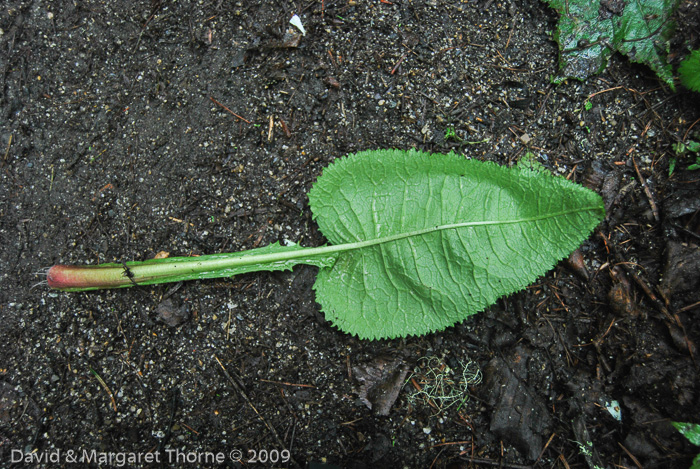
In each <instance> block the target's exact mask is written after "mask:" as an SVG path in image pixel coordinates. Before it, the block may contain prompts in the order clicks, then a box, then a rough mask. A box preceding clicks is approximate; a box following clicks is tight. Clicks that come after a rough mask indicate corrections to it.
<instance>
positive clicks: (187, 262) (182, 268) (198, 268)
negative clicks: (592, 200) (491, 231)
mask: <svg viewBox="0 0 700 469" xmlns="http://www.w3.org/2000/svg"><path fill="white" fill-rule="evenodd" d="M601 210H602V207H600V206H588V207H579V208H576V209H571V210H563V211H559V212H555V213H549V214H546V215H538V216H535V217H527V218H517V219H511V220H484V221H471V222H462V223H450V224H445V225H436V226H432V227H428V228H422V229H420V230H414V231H407V232H404V233H397V234H394V235H390V236H384V237H380V238H374V239H369V240H366V241H357V242H354V243H343V244H336V245H330V246H320V247H313V248H312V247H309V248H304V249H295V250H290V251H283V252H275V253H269V254H255V255H247V256H246V255H243V256H236V257H224V258H219V259H206V260H198V258H196V257H192V258H190V257H182V258H178V259H182V260H181V261H178V262H173V261H174V260H175V259H173V258H171V259H169V261H170V262H168V263H163V264H158V263H151V264H146V265H134V266H133V267H131V266H130V269H131V271H132V272H133V274H134V275H138V276H139V277H140V278H149V279H151V280H152V279H154V278H161V277H176V276H178V275H184V274H188V275H196V274H203V273H207V272H215V271H224V270H227V269H234V268H236V267H243V266H250V265H256V264H258V265H260V266H261V267H260V270H265V267H266V266H268V265H273V264H276V263H283V262H290V261H296V264H303V263H305V261H306V260H308V259H311V258H319V257H321V258H322V257H328V258H329V259H330V258H332V257H335V256H337V255H339V254H341V253H343V252H348V251H354V250H358V249H366V248H370V247H373V246H377V245H380V244H385V243H391V242H394V241H399V240H402V239H406V238H413V237H418V236H422V235H426V234H429V233H434V232H438V231H446V230H453V229H460V228H469V227H479V226H493V225H513V224H518V223H531V222H537V221H542V220H547V219H552V218H557V217H562V216H566V215H570V214H574V213H585V212H600V211H601ZM127 265H128V263H127ZM222 276H224V275H222Z"/></svg>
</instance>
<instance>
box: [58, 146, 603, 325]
mask: <svg viewBox="0 0 700 469" xmlns="http://www.w3.org/2000/svg"><path fill="white" fill-rule="evenodd" d="M309 203H310V206H311V209H312V212H313V214H314V218H315V219H316V221H317V222H318V225H319V228H320V229H321V231H322V232H323V233H324V235H325V236H326V238H327V239H328V241H330V243H331V245H328V246H321V247H316V248H302V247H300V246H296V245H295V246H280V245H279V244H274V245H271V246H268V247H265V248H259V249H254V250H251V251H244V252H242V253H233V254H214V255H209V256H201V257H175V258H167V259H157V260H155V259H154V260H150V261H145V262H127V263H126V264H102V265H97V266H63V265H57V266H54V267H52V268H51V269H50V270H49V272H48V275H47V281H48V284H49V286H51V287H52V288H57V289H62V290H68V291H82V290H91V289H97V288H121V287H129V286H133V285H148V284H157V283H165V282H174V281H183V280H191V279H203V278H215V277H228V276H232V275H237V274H240V273H244V272H254V271H262V270H283V269H290V268H292V267H293V266H294V265H296V264H300V263H303V264H311V265H315V266H318V267H319V273H318V277H317V279H316V283H315V284H314V289H315V290H316V298H317V300H318V302H319V303H320V304H321V308H322V310H323V311H324V312H325V314H326V317H327V318H328V319H329V320H330V321H331V322H333V323H334V324H336V325H337V326H338V327H339V328H340V329H342V330H343V331H345V332H348V333H350V334H356V335H358V336H359V337H360V338H364V339H379V338H387V337H391V338H393V337H405V336H408V335H420V334H426V333H428V332H431V331H437V330H441V329H444V328H445V327H448V326H450V325H452V324H455V323H457V322H460V321H462V320H464V319H465V318H467V317H468V316H470V315H471V314H474V313H476V312H478V311H480V310H482V309H484V308H485V307H487V306H489V305H491V304H493V303H494V302H495V301H496V300H497V299H498V298H499V297H501V296H503V295H508V294H510V293H513V292H516V291H518V290H521V289H523V288H524V287H526V286H527V285H528V284H529V283H531V282H532V281H534V280H536V279H537V277H539V276H540V275H542V274H544V273H545V272H547V271H548V270H549V269H551V268H552V267H553V266H554V264H555V263H556V262H558V261H559V260H560V259H562V258H564V257H565V256H567V255H568V254H569V253H570V252H571V251H573V250H574V249H575V248H576V247H577V246H578V245H579V244H580V243H581V242H582V241H583V240H584V239H585V238H586V237H587V236H588V234H589V233H590V232H591V230H593V228H594V227H595V226H596V225H597V224H598V223H599V222H600V220H601V219H602V218H603V216H604V214H605V210H604V208H603V202H602V199H601V198H600V196H598V195H597V194H595V193H594V192H592V191H590V190H588V189H585V188H584V187H582V186H579V185H577V184H574V183H571V182H569V181H567V180H566V179H563V178H557V177H554V176H552V175H551V174H550V173H548V172H546V171H544V170H540V171H533V170H530V169H528V168H526V167H524V165H523V166H518V167H516V168H511V169H508V168H505V167H501V166H497V165H495V164H493V163H483V162H479V161H474V160H466V159H464V158H462V157H460V156H457V155H454V154H449V155H437V154H436V155H430V154H427V153H422V152H418V151H408V152H406V151H399V150H378V151H366V152H361V153H358V154H356V155H352V156H349V157H347V158H341V159H339V160H337V161H336V162H335V163H333V164H331V165H330V166H329V167H328V168H326V169H325V171H324V172H323V174H322V175H321V177H319V179H318V181H317V182H316V184H315V185H314V186H313V188H312V189H311V191H310V193H309Z"/></svg>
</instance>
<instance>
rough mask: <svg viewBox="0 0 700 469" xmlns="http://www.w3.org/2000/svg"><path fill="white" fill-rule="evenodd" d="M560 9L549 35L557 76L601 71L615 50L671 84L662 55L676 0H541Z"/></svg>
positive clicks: (672, 86) (583, 77)
mask: <svg viewBox="0 0 700 469" xmlns="http://www.w3.org/2000/svg"><path fill="white" fill-rule="evenodd" d="M543 1H544V2H545V3H547V4H548V5H549V6H551V7H552V8H554V9H555V10H557V12H558V13H559V15H560V18H559V22H558V24H557V31H556V32H555V35H554V39H555V40H556V41H557V42H558V43H559V54H560V56H559V68H560V72H561V79H559V80H558V81H561V80H563V79H564V78H566V77H572V78H577V79H579V80H584V79H586V78H588V77H590V76H592V75H595V74H598V73H601V72H602V71H603V70H605V67H606V66H607V64H608V59H609V58H610V56H611V55H612V54H614V53H615V52H620V53H622V54H624V55H626V56H627V57H628V58H629V59H630V60H631V61H632V62H637V63H643V64H646V65H647V66H648V67H649V68H651V69H652V70H654V72H656V74H657V75H658V77H659V78H660V79H661V80H663V81H665V82H666V83H667V84H668V85H669V86H670V87H671V89H673V88H674V85H673V73H672V70H671V66H670V65H669V64H668V62H667V60H666V55H667V54H668V49H669V46H668V41H669V39H670V37H671V35H672V34H673V31H674V27H675V24H674V22H673V21H672V20H671V19H670V18H671V16H672V15H673V13H674V12H675V11H676V9H677V8H678V5H679V4H680V0H630V1H622V0H593V1H591V0H543Z"/></svg>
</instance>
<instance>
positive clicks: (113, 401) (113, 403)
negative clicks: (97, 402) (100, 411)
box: [90, 368, 117, 412]
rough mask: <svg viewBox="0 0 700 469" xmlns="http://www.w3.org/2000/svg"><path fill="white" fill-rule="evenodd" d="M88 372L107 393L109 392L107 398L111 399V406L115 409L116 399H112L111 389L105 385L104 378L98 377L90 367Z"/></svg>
mask: <svg viewBox="0 0 700 469" xmlns="http://www.w3.org/2000/svg"><path fill="white" fill-rule="evenodd" d="M90 372H92V374H93V375H94V376H95V378H97V381H98V382H99V383H100V384H101V385H102V387H103V388H104V390H105V391H107V394H109V398H110V399H111V400H112V407H113V408H114V411H115V412H116V411H117V401H115V400H114V394H112V391H111V390H110V389H109V386H107V383H105V382H104V380H103V379H102V378H101V377H100V375H98V374H97V372H96V371H95V370H93V369H92V368H90Z"/></svg>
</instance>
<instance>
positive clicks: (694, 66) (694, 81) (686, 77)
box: [678, 49, 700, 151]
mask: <svg viewBox="0 0 700 469" xmlns="http://www.w3.org/2000/svg"><path fill="white" fill-rule="evenodd" d="M678 75H679V77H680V79H681V83H683V86H685V87H686V88H688V89H689V90H693V91H696V92H698V93H700V49H698V50H694V51H692V52H691V53H690V55H688V57H686V58H685V59H684V60H683V62H681V64H680V66H679V67H678ZM694 151H697V150H694Z"/></svg>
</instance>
